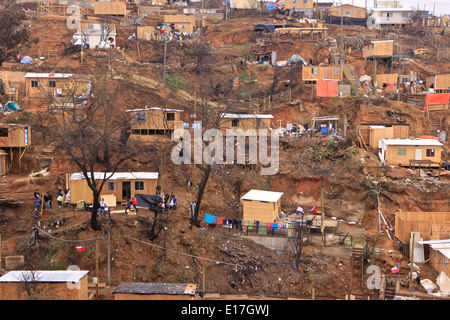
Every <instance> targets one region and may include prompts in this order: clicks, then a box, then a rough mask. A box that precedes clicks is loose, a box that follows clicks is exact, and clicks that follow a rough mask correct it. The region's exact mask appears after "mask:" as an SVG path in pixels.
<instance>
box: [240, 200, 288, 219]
mask: <svg viewBox="0 0 450 320" xmlns="http://www.w3.org/2000/svg"><path fill="white" fill-rule="evenodd" d="M279 212H280V200H278V202H261V201H249V200H243V218H242V220H245V221H247V220H258V221H262V222H268V223H269V222H270V223H272V222H274V221H275V220H276V218H277V215H278V213H279Z"/></svg>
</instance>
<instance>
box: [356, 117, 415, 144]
mask: <svg viewBox="0 0 450 320" xmlns="http://www.w3.org/2000/svg"><path fill="white" fill-rule="evenodd" d="M356 135H357V137H358V139H359V142H360V145H361V146H365V147H367V146H369V147H370V148H373V149H378V141H380V140H381V139H406V138H409V124H407V123H360V124H357V125H356Z"/></svg>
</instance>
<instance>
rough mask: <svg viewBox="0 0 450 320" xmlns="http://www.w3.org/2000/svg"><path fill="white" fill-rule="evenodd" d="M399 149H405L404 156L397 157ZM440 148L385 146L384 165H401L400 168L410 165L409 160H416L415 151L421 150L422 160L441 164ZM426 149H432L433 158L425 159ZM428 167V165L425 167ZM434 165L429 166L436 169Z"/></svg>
mask: <svg viewBox="0 0 450 320" xmlns="http://www.w3.org/2000/svg"><path fill="white" fill-rule="evenodd" d="M399 148H405V149H406V155H398V149H399ZM441 148H442V147H441V146H387V154H386V159H387V160H386V164H387V165H393V166H396V165H399V164H400V165H401V166H408V167H409V165H410V163H409V160H417V159H415V157H416V153H415V152H416V149H422V160H431V161H434V162H438V163H440V162H441V152H442V149H441ZM427 149H434V150H435V153H434V157H427V156H426V150H427ZM426 166H428V165H426ZM436 166H438V165H437V164H436V165H431V167H436Z"/></svg>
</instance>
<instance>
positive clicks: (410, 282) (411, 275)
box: [409, 233, 415, 291]
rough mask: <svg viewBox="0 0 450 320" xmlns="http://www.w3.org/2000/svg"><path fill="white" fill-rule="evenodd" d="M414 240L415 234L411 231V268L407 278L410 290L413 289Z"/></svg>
mask: <svg viewBox="0 0 450 320" xmlns="http://www.w3.org/2000/svg"><path fill="white" fill-rule="evenodd" d="M414 242H415V234H414V233H413V234H412V241H411V268H410V278H409V289H410V290H411V291H412V289H413V270H414V269H413V264H414Z"/></svg>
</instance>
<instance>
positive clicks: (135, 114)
mask: <svg viewBox="0 0 450 320" xmlns="http://www.w3.org/2000/svg"><path fill="white" fill-rule="evenodd" d="M125 112H128V113H130V114H131V134H132V135H139V136H148V135H161V134H167V133H172V132H173V131H174V130H178V129H183V121H182V120H181V113H182V112H184V110H178V109H165V108H158V107H153V108H148V107H147V106H146V107H145V108H143V109H130V110H126V111H125Z"/></svg>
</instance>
